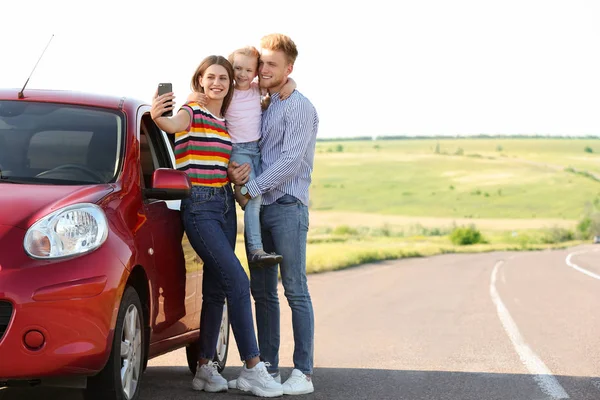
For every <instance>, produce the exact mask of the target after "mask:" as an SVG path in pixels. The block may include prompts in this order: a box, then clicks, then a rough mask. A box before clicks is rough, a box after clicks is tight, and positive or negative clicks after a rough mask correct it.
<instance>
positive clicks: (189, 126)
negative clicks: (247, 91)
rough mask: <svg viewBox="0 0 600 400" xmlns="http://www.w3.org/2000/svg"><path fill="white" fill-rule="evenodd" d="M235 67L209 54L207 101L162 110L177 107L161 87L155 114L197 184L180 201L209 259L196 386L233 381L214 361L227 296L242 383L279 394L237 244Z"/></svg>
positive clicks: (197, 84)
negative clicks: (231, 117) (232, 173)
mask: <svg viewBox="0 0 600 400" xmlns="http://www.w3.org/2000/svg"><path fill="white" fill-rule="evenodd" d="M233 75H234V73H233V67H232V65H231V63H230V62H229V61H228V60H227V59H225V58H224V57H222V56H209V57H207V58H205V59H204V60H203V61H202V62H201V63H200V65H199V66H198V68H197V69H196V71H195V73H194V75H193V77H192V81H191V86H192V90H193V91H196V92H201V93H204V94H205V95H206V98H207V101H206V105H204V106H201V105H199V104H197V103H188V104H185V105H183V106H182V107H181V108H180V109H179V111H178V112H177V113H176V114H175V115H174V116H172V117H167V116H163V115H164V114H165V113H168V112H170V111H171V112H172V111H173V107H174V98H175V96H174V95H173V93H172V92H168V93H165V94H161V95H159V94H158V90H157V93H156V94H155V96H154V98H153V101H152V110H151V114H152V119H153V120H154V121H155V122H156V124H157V125H158V126H159V127H160V128H161V129H162V130H163V131H165V132H167V133H170V134H175V157H176V165H177V169H178V170H181V171H185V172H186V173H187V174H188V176H189V177H190V180H191V182H192V185H193V186H192V193H191V196H190V197H189V198H187V199H185V200H183V201H182V203H181V212H182V217H183V223H184V227H185V231H186V234H187V236H188V238H189V240H190V243H191V244H192V246H193V248H194V250H195V251H196V253H198V255H199V256H200V257H201V258H202V260H203V261H204V272H203V275H202V293H203V300H202V312H201V316H200V338H199V339H198V345H199V346H198V347H199V349H200V350H199V355H198V360H199V361H198V368H197V370H196V376H195V377H194V380H193V382H192V387H193V388H194V389H195V390H205V391H207V392H220V391H227V389H228V386H227V381H226V380H225V379H224V378H223V377H222V376H221V375H220V374H219V372H218V370H217V366H216V364H215V363H213V362H212V360H213V359H214V353H215V349H216V345H217V339H218V334H219V327H220V325H221V318H222V313H223V305H224V302H225V298H227V304H228V309H229V319H230V322H231V329H232V331H233V334H234V336H235V341H236V343H237V346H238V351H239V353H240V357H241V359H242V361H243V362H244V367H242V372H241V373H240V375H239V377H238V378H237V380H236V381H237V385H236V387H237V388H238V389H241V390H244V391H248V392H251V393H253V394H254V395H256V396H261V397H276V396H281V395H282V394H283V389H282V386H281V384H280V383H278V382H276V381H275V380H274V379H273V377H272V376H271V375H270V374H269V373H268V372H267V368H266V365H265V363H264V362H262V361H261V360H260V358H259V355H260V354H259V350H258V346H257V342H256V335H255V332H254V324H253V320H252V309H251V304H250V290H249V281H248V276H247V275H246V272H245V271H244V269H243V268H242V265H241V264H240V261H239V260H238V258H237V257H236V255H235V252H234V250H235V240H236V233H237V227H236V211H235V203H234V198H233V191H232V188H231V184H230V182H229V179H228V177H227V167H228V164H229V160H230V157H231V147H232V146H231V138H230V137H229V134H228V132H227V127H226V124H225V120H224V118H223V116H224V114H225V112H226V110H227V107H228V106H229V104H230V102H231V98H232V96H233ZM243 180H244V179H243Z"/></svg>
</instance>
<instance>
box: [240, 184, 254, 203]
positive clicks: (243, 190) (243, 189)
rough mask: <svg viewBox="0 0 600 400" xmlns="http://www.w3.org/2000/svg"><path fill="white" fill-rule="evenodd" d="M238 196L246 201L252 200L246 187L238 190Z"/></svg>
mask: <svg viewBox="0 0 600 400" xmlns="http://www.w3.org/2000/svg"><path fill="white" fill-rule="evenodd" d="M240 194H241V195H242V196H244V197H245V198H247V199H248V200H250V199H251V198H252V196H250V192H249V191H248V188H247V187H246V185H244V186H242V187H241V188H240Z"/></svg>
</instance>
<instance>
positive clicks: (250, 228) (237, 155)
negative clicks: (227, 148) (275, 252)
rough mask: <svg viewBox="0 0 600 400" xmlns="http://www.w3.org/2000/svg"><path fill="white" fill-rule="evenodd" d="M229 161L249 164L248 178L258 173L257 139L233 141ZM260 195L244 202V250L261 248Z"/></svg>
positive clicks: (250, 250) (258, 153)
mask: <svg viewBox="0 0 600 400" xmlns="http://www.w3.org/2000/svg"><path fill="white" fill-rule="evenodd" d="M231 161H235V162H237V163H238V164H240V165H242V164H244V163H248V164H250V167H252V169H251V171H250V179H254V178H256V177H257V176H258V175H260V149H259V147H258V141H256V142H246V143H234V144H233V149H232V152H231ZM261 201H262V196H256V197H254V198H252V199H251V200H249V201H248V203H246V207H245V208H244V233H245V235H244V237H245V241H246V252H247V253H251V252H253V251H256V250H262V249H263V243H262V238H261V235H260V204H261Z"/></svg>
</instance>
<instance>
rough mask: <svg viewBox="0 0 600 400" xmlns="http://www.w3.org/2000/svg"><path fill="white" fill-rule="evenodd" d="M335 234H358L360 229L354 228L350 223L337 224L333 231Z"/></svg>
mask: <svg viewBox="0 0 600 400" xmlns="http://www.w3.org/2000/svg"><path fill="white" fill-rule="evenodd" d="M331 233H332V234H334V235H350V236H353V235H357V234H358V231H357V230H356V229H354V228H351V227H349V226H348V225H340V226H336V227H335V228H334V229H333V231H332V232H331Z"/></svg>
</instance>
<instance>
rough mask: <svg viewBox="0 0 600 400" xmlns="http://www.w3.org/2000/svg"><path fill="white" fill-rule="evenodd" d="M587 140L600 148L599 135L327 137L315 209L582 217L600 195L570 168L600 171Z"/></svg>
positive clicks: (318, 166)
mask: <svg viewBox="0 0 600 400" xmlns="http://www.w3.org/2000/svg"><path fill="white" fill-rule="evenodd" d="M438 144H439V151H440V152H439V153H436V152H435V149H436V146H438ZM340 146H341V148H342V150H341V151H337V152H336V149H338V150H339V148H340ZM586 146H590V147H591V148H592V149H593V148H594V146H595V147H596V150H597V151H598V152H599V154H600V142H599V141H597V140H593V139H587V140H574V139H573V140H567V139H555V140H551V139H512V140H510V139H509V140H501V139H447V140H390V141H379V140H378V141H369V142H363V141H361V142H351V141H348V142H320V143H319V144H318V146H317V155H316V160H315V169H314V174H313V186H312V192H311V200H312V204H311V210H316V211H329V210H335V211H352V212H366V213H375V214H390V215H406V216H423V217H426V216H433V217H452V218H463V217H464V218H559V219H577V218H579V217H580V216H581V213H582V211H583V208H584V205H585V203H586V202H587V201H590V200H593V199H594V198H595V197H596V196H597V195H598V194H599V193H600V184H599V183H598V182H595V181H594V180H592V179H590V178H588V177H585V176H583V175H582V174H577V173H572V172H567V171H565V168H567V167H569V166H572V167H575V168H577V169H578V170H585V171H588V172H590V173H598V174H600V155H599V154H596V153H591V154H590V153H586V152H584V148H585V147H586ZM461 149H462V155H457V153H458V154H460V153H461Z"/></svg>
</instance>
